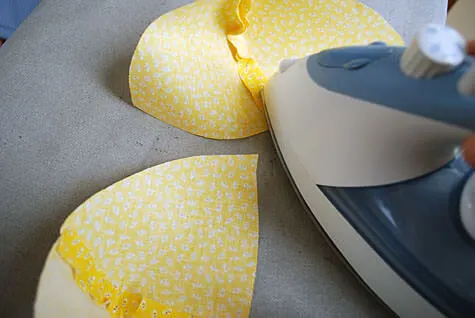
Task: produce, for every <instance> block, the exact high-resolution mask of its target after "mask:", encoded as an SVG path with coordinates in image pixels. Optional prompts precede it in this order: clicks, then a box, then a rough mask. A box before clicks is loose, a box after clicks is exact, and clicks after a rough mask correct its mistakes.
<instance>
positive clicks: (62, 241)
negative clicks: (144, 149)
mask: <svg viewBox="0 0 475 318" xmlns="http://www.w3.org/2000/svg"><path fill="white" fill-rule="evenodd" d="M256 168H257V156H256V155H242V156H241V155H232V156H230V155H223V156H202V157H190V158H186V159H181V160H176V161H172V162H168V163H165V164H162V165H159V166H156V167H153V168H150V169H147V170H145V171H143V172H140V173H138V174H135V175H133V176H131V177H128V178H126V179H124V180H122V181H120V182H118V183H116V184H114V185H112V186H110V187H108V188H107V189H105V190H103V191H101V192H99V193H97V194H95V195H94V196H92V197H91V198H90V199H88V200H87V201H85V202H84V203H83V204H82V205H81V206H80V207H78V208H77V209H76V210H75V211H74V212H73V213H72V214H71V215H70V216H69V217H68V218H67V220H66V221H65V223H64V224H63V226H62V228H61V235H60V237H59V239H58V241H57V242H56V244H55V247H54V250H53V252H52V253H50V257H49V258H48V261H47V265H46V266H45V271H44V272H43V274H42V279H41V284H40V286H39V291H38V295H41V297H39V299H42V304H48V302H47V301H46V302H45V299H57V300H58V301H59V302H60V303H57V304H56V306H59V307H61V308H63V309H64V308H68V306H69V308H68V309H69V310H71V311H73V310H91V308H90V307H91V306H81V307H80V308H78V306H77V304H78V302H81V301H82V303H84V299H82V300H81V301H79V300H78V296H77V291H74V288H71V286H70V285H71V284H69V285H68V282H67V281H64V279H63V280H62V281H63V282H64V286H66V285H68V286H69V287H68V288H66V287H65V288H62V289H63V290H57V289H55V288H53V287H54V286H57V283H58V279H55V277H56V275H58V277H59V276H60V275H62V276H61V277H65V275H64V270H63V271H61V270H58V272H57V274H55V273H54V272H52V271H53V270H54V269H55V268H56V269H58V268H59V269H61V268H64V267H65V266H66V265H67V267H68V268H69V269H70V274H69V275H70V276H69V280H73V281H74V282H75V285H76V286H77V287H79V290H81V291H82V293H84V294H85V295H87V296H88V297H90V300H91V302H94V303H95V304H96V306H98V307H100V308H101V309H105V311H104V312H107V313H108V314H109V315H110V316H112V317H124V318H127V317H135V318H137V317H247V316H248V314H249V310H250V305H251V300H252V295H253V287H254V280H255V272H256V263H257V251H258V235H259V231H258V201H257V184H256ZM58 262H59V263H61V264H63V265H61V264H59V263H58ZM55 284H56V285H55ZM67 291H71V295H72V297H70V298H67V297H64V294H61V297H60V296H58V295H55V293H56V294H58V293H65V292H67ZM68 299H69V300H68ZM49 304H51V302H49ZM43 307H44V306H43ZM43 309H44V308H43ZM37 312H48V310H47V308H46V309H44V310H42V308H41V304H40V305H38V304H37ZM50 312H51V311H50ZM63 312H64V311H63ZM97 312H100V311H97ZM84 317H86V316H84Z"/></svg>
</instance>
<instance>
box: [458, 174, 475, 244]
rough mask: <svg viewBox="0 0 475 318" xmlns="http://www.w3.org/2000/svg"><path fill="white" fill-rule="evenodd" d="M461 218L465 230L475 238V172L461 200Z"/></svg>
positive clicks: (468, 181) (463, 191) (466, 184)
mask: <svg viewBox="0 0 475 318" xmlns="http://www.w3.org/2000/svg"><path fill="white" fill-rule="evenodd" d="M459 209H460V220H461V221H462V225H463V227H464V229H465V232H467V234H468V235H469V236H470V237H471V238H472V239H474V240H475V174H472V176H471V177H470V178H469V179H468V180H467V182H466V183H465V186H464V188H463V190H462V195H461V197H460V202H459Z"/></svg>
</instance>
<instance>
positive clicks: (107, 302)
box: [56, 230, 193, 318]
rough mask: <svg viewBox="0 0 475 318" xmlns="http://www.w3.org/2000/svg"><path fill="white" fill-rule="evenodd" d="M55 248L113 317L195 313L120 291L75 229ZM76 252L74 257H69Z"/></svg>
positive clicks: (80, 283)
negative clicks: (101, 269) (102, 269)
mask: <svg viewBox="0 0 475 318" xmlns="http://www.w3.org/2000/svg"><path fill="white" fill-rule="evenodd" d="M56 252H57V253H58V255H59V257H60V258H61V260H62V261H64V262H65V263H66V264H67V265H68V266H69V267H70V268H71V274H72V276H73V279H74V281H75V283H76V284H77V285H78V286H79V288H80V289H81V290H82V291H83V292H85V293H86V294H88V295H89V297H90V298H91V299H92V300H93V301H94V302H95V303H96V304H97V305H98V306H101V307H105V308H106V310H107V311H108V312H109V313H110V315H111V317H114V318H115V317H117V318H119V317H120V318H127V317H136V318H141V317H143V318H145V317H176V318H190V317H193V316H192V315H190V314H188V313H184V312H179V311H176V310H174V309H173V308H171V307H169V306H166V305H162V304H159V303H158V302H156V301H154V300H151V299H146V298H144V297H142V296H140V295H137V294H133V293H131V292H128V291H121V290H120V286H116V285H114V284H113V283H112V282H111V281H109V280H108V279H107V278H106V275H105V274H104V273H102V272H101V271H100V270H98V269H97V267H96V266H95V265H94V264H91V263H88V264H85V263H86V262H87V260H88V259H90V251H89V249H88V248H87V247H86V246H85V245H84V244H83V243H82V242H81V241H80V239H79V236H78V235H77V234H76V232H75V231H72V230H66V231H64V232H63V233H62V234H61V236H60V238H59V239H58V242H57V244H56ZM68 255H74V257H68Z"/></svg>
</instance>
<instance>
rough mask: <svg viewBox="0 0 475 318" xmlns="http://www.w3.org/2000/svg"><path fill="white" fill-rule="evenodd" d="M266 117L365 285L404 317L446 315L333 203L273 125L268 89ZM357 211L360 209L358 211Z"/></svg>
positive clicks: (301, 187)
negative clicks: (403, 275) (381, 253)
mask: <svg viewBox="0 0 475 318" xmlns="http://www.w3.org/2000/svg"><path fill="white" fill-rule="evenodd" d="M261 96H262V100H263V101H264V110H265V115H266V120H267V123H268V126H269V131H270V134H271V136H272V140H273V142H274V145H275V147H276V150H277V153H278V157H279V159H280V161H281V163H282V166H283V167H284V170H285V171H286V173H287V175H288V177H289V180H290V181H291V184H292V186H293V188H294V189H295V192H296V194H297V196H298V197H299V199H300V200H301V202H302V203H303V206H304V207H305V209H306V210H307V211H308V213H309V215H311V217H312V219H313V221H314V222H315V223H316V224H317V225H318V228H319V229H320V230H321V232H322V233H323V234H324V237H325V238H326V239H327V240H328V241H329V242H331V244H330V245H331V246H332V247H334V248H335V250H336V251H338V253H337V254H338V255H339V256H340V257H341V258H342V259H343V260H344V263H345V264H346V265H347V266H348V267H349V268H351V269H352V272H354V273H356V277H358V278H359V279H360V280H361V281H362V282H363V283H364V286H366V287H368V288H369V289H370V290H371V291H372V292H373V294H376V295H377V296H378V297H379V298H380V299H381V300H382V301H383V302H384V303H385V304H386V305H387V306H388V307H390V308H391V309H392V310H393V311H394V312H395V313H396V314H398V315H399V316H401V317H409V316H412V317H444V316H443V315H442V314H441V313H440V312H439V310H437V309H436V308H435V307H434V306H433V305H432V304H430V303H429V302H428V301H427V300H426V299H425V298H424V297H422V296H421V295H420V294H418V293H417V292H416V291H414V289H413V288H412V287H411V286H410V284H408V283H407V282H406V281H404V280H403V279H402V278H401V277H400V276H399V275H398V274H397V273H396V272H395V271H394V270H393V269H392V268H391V267H390V266H389V265H388V264H387V263H386V262H385V260H384V259H383V258H382V257H381V256H380V255H379V254H378V253H377V252H376V251H375V250H374V249H373V247H372V246H371V245H370V244H369V243H368V242H367V241H365V240H364V239H363V237H362V235H361V233H359V232H358V231H357V230H356V229H355V228H354V227H353V226H352V225H351V224H350V222H349V221H348V220H347V219H345V217H344V216H343V215H342V214H341V213H340V211H338V209H337V208H336V207H335V206H334V205H333V204H332V203H331V201H330V200H329V199H328V197H327V196H326V195H325V194H324V192H323V191H322V189H321V188H320V187H318V186H317V185H316V184H315V183H314V182H313V181H312V179H311V178H310V176H309V175H308V173H306V171H305V169H304V168H303V167H302V165H301V164H300V163H299V161H298V158H297V157H296V156H295V154H294V153H293V152H292V151H291V149H290V147H288V146H289V145H288V143H286V142H279V141H282V140H284V139H283V138H282V136H279V135H278V132H276V131H275V130H274V129H273V127H272V118H271V115H270V114H269V112H268V108H267V107H266V96H265V91H264V90H263V91H262V92H261ZM355 212H356V211H355Z"/></svg>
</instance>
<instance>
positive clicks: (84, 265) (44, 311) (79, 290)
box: [35, 154, 259, 318]
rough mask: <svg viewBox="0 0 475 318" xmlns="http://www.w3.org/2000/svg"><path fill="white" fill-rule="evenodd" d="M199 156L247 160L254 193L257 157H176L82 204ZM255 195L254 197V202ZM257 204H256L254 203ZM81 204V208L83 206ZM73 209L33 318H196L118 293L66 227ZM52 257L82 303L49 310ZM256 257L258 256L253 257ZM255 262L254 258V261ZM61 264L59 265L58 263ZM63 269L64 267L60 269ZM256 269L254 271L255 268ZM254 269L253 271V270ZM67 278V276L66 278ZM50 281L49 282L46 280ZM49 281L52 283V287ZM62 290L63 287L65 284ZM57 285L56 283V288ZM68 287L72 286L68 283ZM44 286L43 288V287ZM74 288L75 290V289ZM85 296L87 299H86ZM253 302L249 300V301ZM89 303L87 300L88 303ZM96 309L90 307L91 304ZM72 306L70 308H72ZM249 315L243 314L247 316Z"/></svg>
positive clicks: (53, 273) (44, 275) (52, 253)
mask: <svg viewBox="0 0 475 318" xmlns="http://www.w3.org/2000/svg"><path fill="white" fill-rule="evenodd" d="M202 157H247V158H249V159H250V160H252V161H250V165H251V167H252V174H251V175H252V183H253V186H254V187H255V189H256V191H257V175H256V172H257V167H258V158H259V155H258V154H236V155H210V156H206V155H205V156H190V157H184V158H178V159H175V160H171V161H167V162H164V163H161V164H158V165H156V166H153V167H150V168H147V169H145V170H142V171H140V172H137V173H135V174H133V175H130V176H128V177H126V178H124V179H122V180H119V181H117V182H115V183H113V184H111V185H109V186H108V187H106V188H104V189H102V190H101V191H99V192H97V193H96V194H94V195H92V196H90V197H89V198H88V199H86V200H85V201H84V202H83V203H82V204H84V203H85V202H87V201H89V200H91V199H93V198H94V197H95V196H96V195H99V194H100V193H102V192H103V191H105V190H108V189H110V188H112V187H114V186H115V185H116V184H119V183H121V182H124V181H126V180H128V179H131V178H133V177H134V176H136V175H138V174H141V173H144V172H146V171H150V170H152V169H154V168H157V167H160V166H163V165H166V164H173V163H178V162H183V161H187V160H193V159H198V158H202ZM257 197H258V195H256V200H258V199H257ZM257 203H258V201H257ZM82 204H81V205H82ZM76 210H77V209H75V210H74V211H73V212H72V213H71V214H70V215H69V216H68V218H67V219H66V220H65V222H64V223H63V225H62V227H61V230H60V236H59V238H58V239H57V241H56V242H55V243H54V245H53V247H52V248H51V250H50V253H49V255H48V257H47V260H46V262H45V267H44V269H43V273H42V277H41V281H40V284H39V287H38V292H37V295H38V296H37V300H36V302H35V318H55V317H58V318H59V317H61V318H62V317H63V316H51V312H56V311H54V310H55V309H57V308H60V309H61V310H62V311H61V312H69V311H70V310H71V309H74V308H76V309H77V308H78V307H80V308H81V309H84V310H78V313H79V316H74V315H72V316H71V318H83V317H84V316H80V314H82V313H85V312H88V313H92V312H93V313H94V314H91V315H90V317H96V318H99V317H100V318H105V316H104V313H106V314H108V315H110V316H111V317H113V318H119V317H120V318H123V317H135V318H146V317H152V318H153V317H175V318H184V317H187V318H188V317H197V316H195V315H191V314H189V313H185V312H182V311H178V310H175V309H174V308H173V307H171V306H167V305H163V304H161V303H159V302H157V301H155V300H153V299H149V298H146V297H143V296H141V295H137V294H133V293H131V292H128V291H127V290H121V286H117V285H115V284H114V283H113V282H111V281H110V280H108V279H107V278H106V275H105V274H104V273H103V272H102V271H101V270H100V269H99V268H97V267H96V265H95V264H94V263H91V262H88V260H90V259H91V252H90V249H89V248H88V247H87V246H86V245H85V244H84V243H83V242H82V241H81V237H80V235H78V233H77V232H76V231H75V230H72V229H71V228H70V227H69V226H67V224H68V221H69V220H70V218H71V217H72V215H73V214H74V212H75V211H76ZM256 227H257V232H256V234H257V237H258V236H259V231H258V228H259V219H258V218H257V220H256ZM258 250H259V248H258V246H257V249H256V251H255V253H256V255H257V253H258ZM53 256H54V257H56V258H59V260H60V261H61V263H62V264H64V265H65V266H66V267H67V270H68V271H69V272H68V273H69V275H70V277H71V280H72V281H73V284H74V286H73V287H71V286H70V287H71V288H69V290H71V289H73V290H76V291H73V292H72V293H70V294H68V293H65V295H63V294H61V295H63V296H66V297H67V295H71V294H73V295H75V296H76V297H81V300H79V301H74V300H71V299H65V297H63V298H61V297H60V298H61V299H60V301H59V302H61V301H62V303H58V302H55V305H54V306H52V307H54V309H53V310H52V308H48V306H51V300H48V299H47V296H51V295H58V291H54V292H52V291H51V286H46V285H55V283H57V282H58V279H57V277H55V276H56V275H57V274H58V272H57V271H52V270H49V268H50V267H51V265H50V264H51V260H52V259H53ZM256 257H257V256H256ZM256 261H257V259H256ZM60 265H61V264H60ZM63 267H64V266H63ZM56 268H57V269H58V264H56ZM255 270H256V269H255ZM255 270H254V271H255ZM69 275H68V277H69ZM63 277H64V270H63ZM48 280H49V281H50V282H49V283H48V282H46V281H48ZM51 281H54V282H53V283H52V284H51ZM62 282H63V284H61V285H62V288H64V281H62ZM254 284H255V276H253V277H252V282H251V286H252V288H253V289H254ZM57 285H58V284H56V286H57ZM69 285H71V284H69ZM45 286H46V287H45ZM74 287H76V288H74ZM44 289H49V291H46V292H45V291H44ZM84 297H87V299H86V300H85V298H84ZM40 298H41V299H40ZM251 299H252V298H251ZM87 300H89V301H87ZM92 303H93V304H94V305H95V306H91V304H92ZM78 304H80V305H85V304H86V307H87V308H84V307H82V306H78ZM71 306H72V307H73V308H71ZM247 315H248V313H247V314H246V313H245V316H247Z"/></svg>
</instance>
